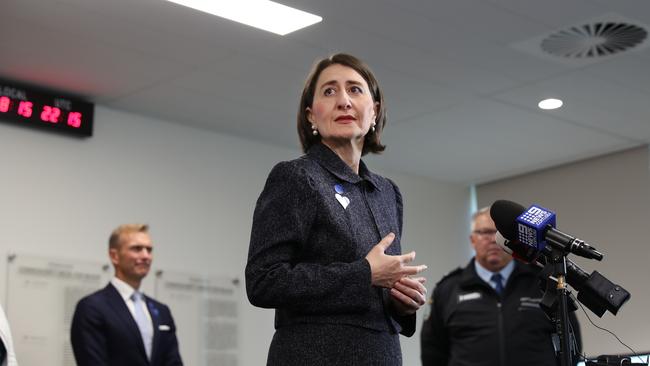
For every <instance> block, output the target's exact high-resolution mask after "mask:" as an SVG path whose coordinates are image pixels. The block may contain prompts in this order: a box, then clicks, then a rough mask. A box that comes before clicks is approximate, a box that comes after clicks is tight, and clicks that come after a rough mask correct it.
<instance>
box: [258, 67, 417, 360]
mask: <svg viewBox="0 0 650 366" xmlns="http://www.w3.org/2000/svg"><path fill="white" fill-rule="evenodd" d="M385 124H386V112H385V107H384V100H383V94H382V92H381V90H380V89H379V85H378V83H377V80H376V79H375V77H374V75H373V74H372V72H371V71H370V70H369V68H368V67H367V66H366V65H365V64H364V63H363V62H361V61H360V60H358V59H357V58H355V57H353V56H350V55H346V54H336V55H333V56H331V57H329V58H326V59H324V60H321V61H320V62H319V63H317V64H316V65H315V67H314V69H313V70H312V72H311V73H310V75H309V77H308V78H307V81H306V83H305V87H304V90H303V93H302V98H301V101H300V107H299V110H298V134H299V136H300V141H301V143H302V147H303V150H304V151H305V153H306V155H304V156H302V157H300V158H298V159H295V160H292V161H287V162H281V163H279V164H277V165H276V166H275V167H274V168H273V170H272V171H271V173H270V174H269V177H268V179H267V181H266V185H265V186H264V190H263V192H262V194H261V195H260V197H259V199H258V201H257V205H256V207H255V214H254V216H253V228H252V233H251V241H250V248H249V252H248V263H247V265H246V290H247V293H248V298H249V300H250V302H251V303H252V304H253V305H255V306H259V307H263V308H274V309H276V310H275V328H276V332H275V335H274V336H273V341H272V342H271V347H270V350H269V354H268V359H267V365H282V366H287V365H289V366H293V365H310V366H314V365H327V366H333V365H346V366H348V365H372V366H378V365H390V366H395V365H401V364H402V355H401V350H400V344H399V333H401V334H404V335H406V336H411V335H412V334H413V333H414V331H415V311H416V310H417V309H418V308H419V307H420V306H422V305H423V304H424V303H425V300H426V297H425V294H426V288H425V287H424V285H423V283H424V279H423V278H421V277H410V276H411V275H415V274H417V273H419V272H421V271H422V270H424V269H426V266H424V265H420V266H411V265H408V263H409V262H411V261H412V260H413V259H414V258H415V253H414V252H411V253H408V254H404V255H400V252H401V248H400V238H401V236H402V196H401V194H400V191H399V189H398V188H397V186H396V185H395V184H394V183H393V182H392V181H390V180H388V179H386V178H384V177H381V176H379V175H377V174H374V173H372V172H371V171H370V170H368V168H367V167H366V165H365V164H364V163H363V161H361V156H362V155H365V154H367V153H368V152H372V153H380V152H381V151H383V150H384V149H385V146H384V145H382V144H381V141H380V136H381V133H382V130H383V128H384V125H385Z"/></svg>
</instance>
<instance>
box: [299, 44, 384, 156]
mask: <svg viewBox="0 0 650 366" xmlns="http://www.w3.org/2000/svg"><path fill="white" fill-rule="evenodd" d="M335 64H338V65H343V66H347V67H349V68H352V69H354V70H355V71H356V72H358V73H359V75H361V77H363V78H364V80H365V81H366V83H368V88H370V94H371V95H372V100H373V102H375V103H379V108H378V110H377V119H376V123H377V124H376V125H375V132H368V134H366V136H365V138H364V141H363V150H362V151H361V155H366V154H367V153H369V152H371V153H375V154H379V153H381V152H382V151H384V150H385V149H386V146H385V145H382V144H381V132H382V131H383V130H384V126H385V125H386V120H387V117H386V108H385V107H384V94H383V93H382V91H381V89H380V88H379V83H378V82H377V79H376V78H375V75H374V74H373V73H372V71H371V70H370V68H369V67H368V65H366V64H365V63H364V62H363V61H361V60H359V59H358V58H356V57H354V56H352V55H348V54H345V53H337V54H334V55H332V56H330V57H327V58H325V59H322V60H320V61H319V62H318V63H316V64H315V65H314V67H313V68H312V70H311V72H310V73H309V76H308V77H307V80H306V81H305V87H304V88H303V90H302V96H301V98H300V105H299V106H298V136H299V137H300V143H301V144H302V150H303V151H304V152H307V150H308V149H309V148H310V147H311V146H312V145H314V144H317V143H318V142H320V140H321V137H320V135H316V136H314V135H313V134H312V128H311V123H310V122H309V120H308V119H307V108H311V106H312V104H313V102H314V93H315V89H316V83H317V82H318V78H319V77H320V74H321V73H322V72H323V70H325V69H326V68H327V67H328V66H331V65H335Z"/></svg>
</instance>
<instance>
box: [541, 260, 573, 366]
mask: <svg viewBox="0 0 650 366" xmlns="http://www.w3.org/2000/svg"><path fill="white" fill-rule="evenodd" d="M568 254H569V253H568V252H562V251H559V250H557V249H555V248H554V249H553V250H552V255H550V256H549V257H548V259H549V261H548V262H547V264H546V268H545V269H544V270H543V273H546V274H547V275H550V276H552V277H553V278H554V279H555V281H549V280H548V279H545V280H546V291H545V293H544V297H543V298H542V302H541V303H540V306H541V307H542V310H544V312H545V313H546V314H547V315H548V316H549V317H550V318H552V319H553V322H554V323H555V329H556V332H557V335H558V338H559V342H560V345H559V346H560V365H561V366H572V365H573V359H572V349H571V341H572V333H571V331H570V323H569V311H573V310H575V309H576V305H575V303H574V302H573V299H572V298H571V292H570V291H569V287H568V282H567V258H566V256H567V255H568ZM549 267H550V268H549ZM569 304H571V305H572V306H571V307H570V306H569Z"/></svg>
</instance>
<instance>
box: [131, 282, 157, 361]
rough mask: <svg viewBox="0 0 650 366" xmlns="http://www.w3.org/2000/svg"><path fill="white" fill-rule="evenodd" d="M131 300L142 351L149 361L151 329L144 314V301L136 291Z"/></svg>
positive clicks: (151, 339) (151, 338)
mask: <svg viewBox="0 0 650 366" xmlns="http://www.w3.org/2000/svg"><path fill="white" fill-rule="evenodd" d="M131 300H133V305H134V306H135V312H134V314H135V322H136V323H137V324H138V328H139V329H140V335H141V336H142V342H144V350H145V352H146V353H147V358H148V359H149V360H151V343H152V341H153V334H152V333H153V328H152V326H151V322H149V319H148V318H147V314H145V313H144V308H143V306H144V301H143V300H142V293H140V292H138V291H136V292H134V293H133V295H131Z"/></svg>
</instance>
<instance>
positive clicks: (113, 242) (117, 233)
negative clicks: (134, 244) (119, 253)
mask: <svg viewBox="0 0 650 366" xmlns="http://www.w3.org/2000/svg"><path fill="white" fill-rule="evenodd" d="M148 232H149V225H147V224H124V225H120V226H118V227H117V228H116V229H115V230H113V232H112V233H111V237H110V238H109V239H108V248H109V249H117V248H119V246H120V239H121V238H122V235H125V234H131V233H148Z"/></svg>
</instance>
